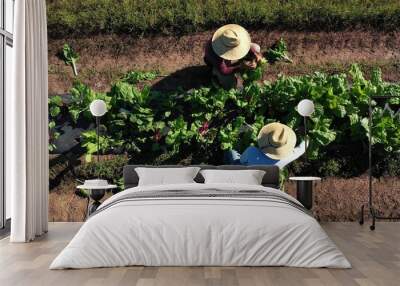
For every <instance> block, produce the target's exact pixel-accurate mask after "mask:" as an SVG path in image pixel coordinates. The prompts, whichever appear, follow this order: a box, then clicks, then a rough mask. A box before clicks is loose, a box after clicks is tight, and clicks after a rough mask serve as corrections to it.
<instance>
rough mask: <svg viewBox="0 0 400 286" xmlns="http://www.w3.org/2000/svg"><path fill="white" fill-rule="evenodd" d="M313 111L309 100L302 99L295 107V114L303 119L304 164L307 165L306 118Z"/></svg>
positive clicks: (312, 105) (312, 104) (313, 108)
mask: <svg viewBox="0 0 400 286" xmlns="http://www.w3.org/2000/svg"><path fill="white" fill-rule="evenodd" d="M314 111H315V107H314V102H312V101H311V100H309V99H303V100H302V101H300V102H299V104H298V105H297V112H298V113H299V114H300V115H301V116H303V117H304V143H305V152H304V156H305V162H306V163H307V148H308V132H307V117H310V116H311V115H312V114H313V113H314Z"/></svg>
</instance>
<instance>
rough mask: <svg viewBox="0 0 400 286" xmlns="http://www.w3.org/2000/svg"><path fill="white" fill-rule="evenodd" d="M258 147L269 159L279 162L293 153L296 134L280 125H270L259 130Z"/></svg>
mask: <svg viewBox="0 0 400 286" xmlns="http://www.w3.org/2000/svg"><path fill="white" fill-rule="evenodd" d="M258 146H259V147H260V149H261V150H262V151H263V152H264V153H265V154H266V155H268V156H269V157H270V158H272V159H275V160H280V159H283V158H285V157H286V156H288V155H289V154H290V153H292V152H293V149H294V147H295V146H296V134H295V133H294V131H293V130H292V129H291V128H290V127H288V126H286V125H284V124H281V123H277V122H275V123H270V124H267V125H265V126H264V127H263V128H261V130H260V133H259V134H258Z"/></svg>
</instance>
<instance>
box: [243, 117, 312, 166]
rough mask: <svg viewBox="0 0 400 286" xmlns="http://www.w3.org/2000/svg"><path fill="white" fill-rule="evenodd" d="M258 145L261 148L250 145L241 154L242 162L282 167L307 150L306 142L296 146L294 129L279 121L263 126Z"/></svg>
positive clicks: (244, 163)
mask: <svg viewBox="0 0 400 286" xmlns="http://www.w3.org/2000/svg"><path fill="white" fill-rule="evenodd" d="M258 146H259V148H257V147H255V146H249V147H248V148H247V149H246V150H245V151H244V152H243V154H242V155H241V156H240V155H239V156H240V164H242V165H275V166H278V167H279V168H280V169H282V168H284V167H285V166H286V165H287V164H289V163H290V162H292V161H294V160H296V159H297V158H299V157H300V156H301V155H303V154H304V152H305V144H304V142H302V143H301V144H299V146H297V147H295V146H296V134H295V133H294V131H293V130H292V129H291V128H290V127H289V126H286V125H284V124H282V123H278V122H274V123H270V124H267V125H265V126H264V127H263V128H261V130H260V133H259V134H258ZM237 159H239V158H237ZM237 163H238V162H237Z"/></svg>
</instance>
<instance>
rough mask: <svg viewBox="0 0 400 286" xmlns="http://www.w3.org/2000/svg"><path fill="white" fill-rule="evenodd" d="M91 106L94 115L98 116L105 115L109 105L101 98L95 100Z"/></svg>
mask: <svg viewBox="0 0 400 286" xmlns="http://www.w3.org/2000/svg"><path fill="white" fill-rule="evenodd" d="M89 108H90V112H91V113H92V114H93V116H97V117H100V116H103V115H104V114H106V112H107V105H106V103H105V102H104V101H103V100H101V99H96V100H93V101H92V103H91V104H90V107H89Z"/></svg>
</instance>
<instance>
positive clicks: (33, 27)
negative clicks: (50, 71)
mask: <svg viewBox="0 0 400 286" xmlns="http://www.w3.org/2000/svg"><path fill="white" fill-rule="evenodd" d="M46 25H47V24H46V4H45V0H17V1H15V32H14V52H15V54H14V55H15V67H14V75H15V78H14V87H15V89H14V90H15V94H14V96H12V98H8V99H6V100H9V102H7V103H6V105H7V106H8V107H9V110H8V111H7V114H6V122H7V123H6V125H7V126H6V134H7V135H6V136H7V139H6V150H7V151H6V152H7V154H6V167H7V169H8V171H7V177H6V186H7V187H10V188H11V194H12V195H11V202H12V203H11V237H10V241H12V242H28V241H31V240H33V239H35V237H36V236H40V235H42V234H43V233H45V232H47V226H48V190H49V188H48V147H47V146H48V115H47V101H48V97H47V96H48V93H47V81H48V80H47V28H46Z"/></svg>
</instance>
